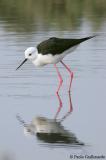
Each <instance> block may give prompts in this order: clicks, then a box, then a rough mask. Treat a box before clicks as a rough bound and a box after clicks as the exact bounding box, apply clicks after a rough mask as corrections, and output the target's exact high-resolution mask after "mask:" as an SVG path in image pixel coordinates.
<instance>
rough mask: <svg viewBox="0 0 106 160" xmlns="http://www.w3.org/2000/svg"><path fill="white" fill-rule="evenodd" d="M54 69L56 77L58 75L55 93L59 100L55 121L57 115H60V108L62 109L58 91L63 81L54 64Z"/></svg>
mask: <svg viewBox="0 0 106 160" xmlns="http://www.w3.org/2000/svg"><path fill="white" fill-rule="evenodd" d="M54 67H55V68H56V71H57V75H58V78H59V85H58V88H57V91H56V96H57V98H58V100H59V107H58V110H57V112H56V115H55V119H56V118H57V116H58V114H59V113H60V111H61V108H62V100H61V98H60V96H59V90H60V87H61V86H62V83H63V79H62V76H61V74H60V72H59V70H58V67H57V66H56V64H54Z"/></svg>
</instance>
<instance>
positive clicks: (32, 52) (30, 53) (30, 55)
mask: <svg viewBox="0 0 106 160" xmlns="http://www.w3.org/2000/svg"><path fill="white" fill-rule="evenodd" d="M36 56H37V49H36V48H35V47H29V48H27V49H26V50H25V59H29V60H30V61H33V60H35V59H36Z"/></svg>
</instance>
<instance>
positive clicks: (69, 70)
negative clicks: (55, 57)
mask: <svg viewBox="0 0 106 160" xmlns="http://www.w3.org/2000/svg"><path fill="white" fill-rule="evenodd" d="M61 63H62V65H63V66H64V67H65V68H66V69H67V71H68V72H69V74H70V84H69V89H68V94H69V111H68V112H67V114H66V116H64V117H67V115H69V114H70V113H71V112H72V110H73V107H72V102H71V95H70V90H71V84H72V80H73V72H72V71H71V69H70V68H69V67H68V66H67V65H66V64H64V63H63V62H62V61H61ZM63 119H64V118H63Z"/></svg>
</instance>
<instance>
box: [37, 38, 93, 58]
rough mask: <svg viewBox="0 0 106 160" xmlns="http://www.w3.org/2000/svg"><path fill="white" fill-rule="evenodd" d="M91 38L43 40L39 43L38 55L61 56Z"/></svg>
mask: <svg viewBox="0 0 106 160" xmlns="http://www.w3.org/2000/svg"><path fill="white" fill-rule="evenodd" d="M93 37H94V36H92V37H86V38H81V39H62V38H56V37H52V38H49V39H48V40H45V41H43V42H41V43H40V44H39V45H38V46H37V49H38V53H41V54H43V55H46V54H50V53H51V54H53V55H56V54H61V53H62V52H64V51H65V50H67V49H69V48H71V47H74V46H75V45H78V44H80V43H81V42H83V41H86V40H88V39H90V38H93Z"/></svg>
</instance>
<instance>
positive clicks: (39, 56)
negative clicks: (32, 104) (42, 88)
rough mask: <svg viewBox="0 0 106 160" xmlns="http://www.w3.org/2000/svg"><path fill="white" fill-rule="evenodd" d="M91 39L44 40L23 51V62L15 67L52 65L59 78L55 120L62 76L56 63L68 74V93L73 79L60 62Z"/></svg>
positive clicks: (70, 72) (67, 68) (68, 69)
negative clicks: (26, 64)
mask: <svg viewBox="0 0 106 160" xmlns="http://www.w3.org/2000/svg"><path fill="white" fill-rule="evenodd" d="M93 37H95V36H89V37H85V38H80V39H63V38H56V37H52V38H49V39H48V40H45V41H43V42H41V43H40V44H38V45H37V46H36V47H29V48H27V49H26V50H25V60H24V61H23V62H22V63H21V64H20V65H19V67H17V69H19V68H20V67H21V66H22V65H23V64H24V63H25V62H26V61H27V60H30V61H31V62H32V63H33V64H34V65H35V66H37V67H39V66H44V65H47V64H54V67H55V68H56V71H57V74H58V78H59V85H58V88H57V91H56V94H57V97H58V99H59V109H58V111H57V113H56V116H55V118H57V115H58V113H59V112H60V109H61V107H62V101H61V99H60V96H59V94H58V93H59V90H60V87H61V86H62V82H63V79H62V76H61V74H60V72H59V70H58V67H57V63H58V62H60V63H61V64H62V65H63V66H64V67H65V68H66V70H67V71H68V72H69V74H70V82H69V89H68V91H69V92H70V89H71V84H72V79H73V72H72V71H71V70H70V68H69V67H68V66H67V65H66V64H65V63H64V62H63V61H62V60H63V58H64V57H65V56H66V55H68V54H69V53H71V52H73V51H74V50H75V49H76V48H77V47H78V46H79V44H80V43H82V42H84V41H86V40H89V39H91V38H93ZM17 69H16V70H17ZM70 104H71V102H70ZM69 112H72V106H70V110H69Z"/></svg>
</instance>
